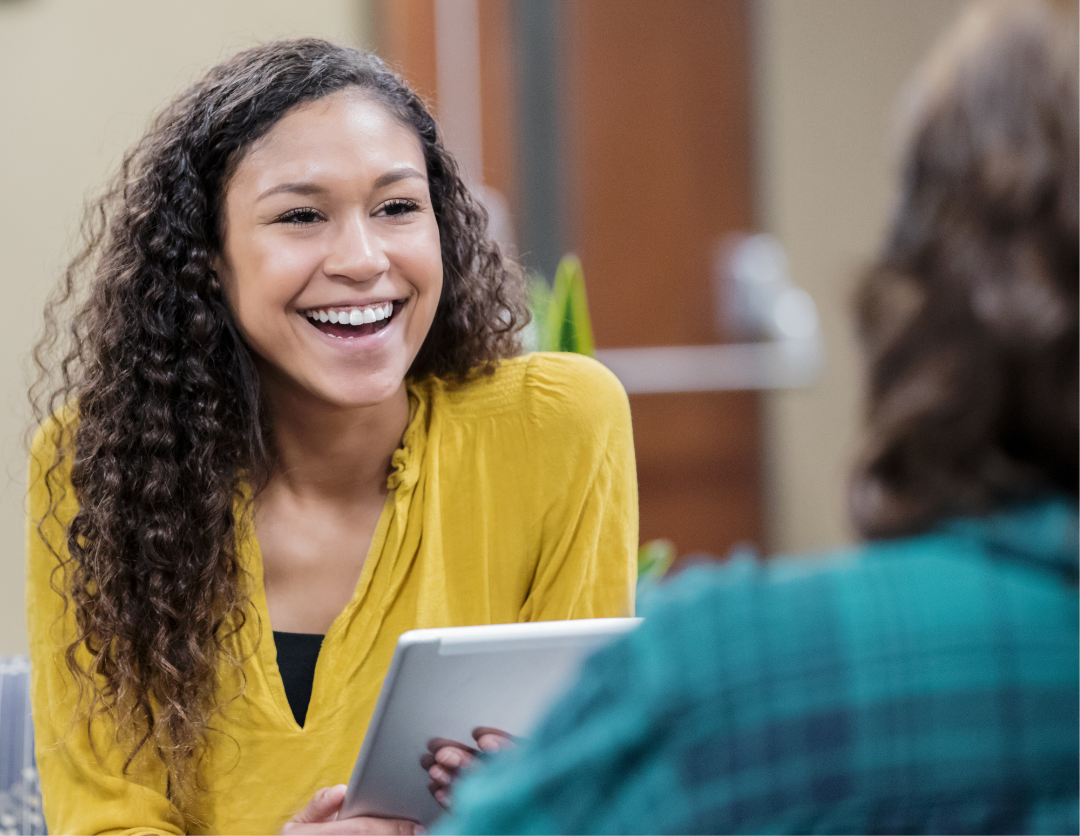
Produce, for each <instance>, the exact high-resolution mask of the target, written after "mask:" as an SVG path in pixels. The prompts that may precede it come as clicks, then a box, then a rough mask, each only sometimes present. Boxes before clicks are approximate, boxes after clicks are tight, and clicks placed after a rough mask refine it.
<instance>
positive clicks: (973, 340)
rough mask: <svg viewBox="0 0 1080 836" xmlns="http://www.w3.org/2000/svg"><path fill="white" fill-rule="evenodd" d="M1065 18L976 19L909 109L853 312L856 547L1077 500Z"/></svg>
mask: <svg viewBox="0 0 1080 836" xmlns="http://www.w3.org/2000/svg"><path fill="white" fill-rule="evenodd" d="M1077 96H1078V93H1077V25H1076V18H1075V12H1074V13H1073V15H1069V14H1068V13H1067V12H1064V13H1063V12H1062V11H1061V10H1059V9H1057V8H1055V7H1054V6H1052V5H1050V4H1048V3H1043V2H1034V0H1032V2H1020V3H1010V4H991V5H988V6H980V7H978V8H976V9H975V10H973V11H972V12H971V13H969V15H968V17H967V18H966V20H965V23H964V25H963V26H961V28H960V30H959V31H958V33H957V34H956V35H955V36H954V37H953V38H951V39H949V40H948V41H947V42H946V43H944V44H942V45H941V47H939V50H938V51H937V52H936V53H935V54H934V55H933V56H932V57H931V59H930V61H929V62H928V64H927V65H926V66H925V67H924V69H923V72H922V74H921V76H920V77H919V79H918V81H917V84H916V86H915V87H914V88H913V90H912V91H911V98H910V100H909V107H910V113H909V114H908V117H909V118H908V124H907V132H906V137H905V138H906V142H905V143H904V148H905V153H904V155H903V158H902V166H903V168H902V173H901V176H902V181H901V189H900V194H899V199H898V203H897V207H896V210H895V216H894V219H893V222H892V226H891V231H890V234H889V235H888V237H887V241H886V244H885V246H884V249H883V253H882V255H881V257H880V259H879V261H878V262H877V264H875V265H874V266H873V267H872V268H871V269H870V270H869V271H868V274H867V275H866V277H865V279H864V282H863V284H862V287H861V289H860V291H859V293H858V295H857V300H856V310H857V317H858V323H859V331H860V336H861V339H862V343H863V347H864V350H865V354H864V356H865V358H866V362H867V366H868V375H867V378H868V382H869V393H868V394H869V410H868V425H869V426H868V432H867V438H866V442H865V445H864V450H863V454H862V457H861V459H860V460H859V463H858V465H857V467H856V470H855V473H854V478H853V481H852V488H851V493H850V506H851V513H852V518H853V520H854V522H855V525H856V527H857V529H858V530H859V531H860V532H861V533H862V534H863V535H864V536H866V537H870V538H881V537H892V536H900V535H906V534H912V533H916V532H919V531H924V530H926V529H928V528H930V527H931V526H932V525H933V524H934V523H936V522H937V521H939V520H942V519H945V518H948V517H951V516H956V515H978V514H984V513H987V512H989V511H991V510H993V509H995V508H999V507H1002V506H1003V505H1006V504H1009V503H1013V502H1019V501H1024V500H1025V499H1031V498H1034V497H1036V496H1037V495H1039V494H1043V493H1048V492H1064V493H1067V494H1071V495H1073V496H1076V495H1077V471H1078V457H1077V447H1078V435H1080V430H1078V424H1077V411H1078V403H1080V392H1078V387H1077V365H1078V357H1077V345H1078V331H1077V312H1078V305H1080V297H1078V265H1077V260H1078V256H1077V251H1078V224H1077V203H1078V196H1077V191H1078V171H1077V158H1078V142H1077Z"/></svg>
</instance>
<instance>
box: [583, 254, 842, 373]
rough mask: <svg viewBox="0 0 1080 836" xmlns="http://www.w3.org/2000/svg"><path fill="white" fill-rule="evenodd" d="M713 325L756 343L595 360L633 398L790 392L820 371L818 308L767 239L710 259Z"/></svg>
mask: <svg viewBox="0 0 1080 836" xmlns="http://www.w3.org/2000/svg"><path fill="white" fill-rule="evenodd" d="M713 281H714V290H715V297H716V298H715V299H714V302H715V308H716V311H717V326H718V328H719V329H720V330H721V331H723V332H728V333H734V334H736V335H737V336H738V337H740V338H742V339H746V340H754V341H753V342H744V343H727V344H721V345H701V346H661V347H656V348H614V349H606V350H602V351H597V352H596V359H597V360H599V361H600V362H601V363H603V364H604V365H605V366H607V367H608V368H609V369H611V371H613V372H614V373H615V376H616V377H618V378H619V380H620V381H621V382H622V384H623V386H624V387H625V388H626V391H627V392H629V393H630V394H650V393H661V392H723V391H739V390H748V389H795V388H799V387H802V386H808V385H809V384H811V383H813V382H814V380H816V379H817V376H818V375H819V374H820V372H821V365H822V359H823V354H822V347H821V334H820V331H819V328H818V316H817V308H816V307H815V306H814V300H813V299H811V298H810V294H808V293H807V292H806V291H805V290H802V289H801V288H798V287H795V286H794V285H793V284H792V283H791V280H790V279H789V278H788V270H787V258H786V257H785V255H784V248H783V246H782V245H781V244H780V242H779V241H778V240H776V238H774V237H773V236H771V235H765V234H759V235H739V236H729V237H728V238H726V239H724V240H723V241H721V242H720V244H719V245H718V246H717V248H716V254H715V256H714V258H713Z"/></svg>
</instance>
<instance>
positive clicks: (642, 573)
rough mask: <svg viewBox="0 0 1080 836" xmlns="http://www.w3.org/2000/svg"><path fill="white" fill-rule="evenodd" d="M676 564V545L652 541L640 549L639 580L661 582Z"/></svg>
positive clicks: (669, 542)
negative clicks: (673, 564)
mask: <svg viewBox="0 0 1080 836" xmlns="http://www.w3.org/2000/svg"><path fill="white" fill-rule="evenodd" d="M674 562H675V544H674V543H672V542H671V541H670V540H650V541H649V542H648V543H642V544H641V548H639V549H638V579H639V580H640V579H647V580H654V581H655V580H659V579H660V578H662V577H663V576H664V574H665V573H666V572H667V570H668V569H670V568H671V564H672V563H674Z"/></svg>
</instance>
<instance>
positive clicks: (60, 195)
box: [0, 0, 365, 655]
mask: <svg viewBox="0 0 1080 836" xmlns="http://www.w3.org/2000/svg"><path fill="white" fill-rule="evenodd" d="M364 8H365V6H364V4H363V2H361V0H303V2H296V0H183V2H178V1H176V2H146V0H95V2H93V3H88V2H86V0H8V2H0V283H2V284H0V286H2V287H3V291H4V296H5V300H4V310H5V313H4V315H3V325H2V327H0V356H3V357H4V358H5V362H4V363H3V364H0V463H2V465H3V470H2V471H0V655H3V654H6V653H16V652H23V651H24V650H25V646H26V630H25V626H24V617H23V605H22V595H23V568H22V566H23V495H24V486H23V481H24V479H23V468H24V457H25V454H24V448H23V431H24V429H25V425H26V421H27V409H26V406H25V401H26V397H25V389H26V384H25V373H26V372H25V368H26V365H27V364H26V356H27V354H28V352H29V349H30V346H31V345H32V343H33V340H34V337H35V335H36V334H37V332H38V328H39V325H40V320H41V310H42V304H43V302H44V299H45V294H46V293H47V291H48V290H49V289H50V288H51V287H52V285H53V283H54V280H55V278H56V276H57V274H58V271H59V270H60V269H61V266H62V264H63V260H64V253H65V252H68V251H70V247H71V243H72V240H73V235H74V233H75V231H76V230H77V228H78V222H79V218H80V214H81V212H80V210H81V206H82V203H83V199H84V196H85V195H86V194H87V193H88V192H90V191H92V190H94V189H96V188H97V187H98V186H100V185H101V184H102V183H103V181H104V180H105V178H106V177H107V176H108V175H109V174H110V173H111V172H112V170H113V168H114V167H115V166H116V164H117V162H118V160H119V156H120V154H121V153H122V151H123V149H124V148H126V147H127V146H128V145H129V144H130V143H131V142H133V141H134V140H135V139H136V138H137V137H138V135H139V134H140V132H141V130H142V128H143V126H144V125H145V123H146V121H147V118H148V116H149V114H150V113H151V112H153V111H154V110H155V109H156V108H158V107H159V106H160V105H161V104H163V103H164V102H165V101H166V100H167V99H168V98H169V97H170V96H171V95H172V94H173V93H174V92H176V91H177V90H179V89H180V88H182V87H183V86H185V85H186V84H187V83H189V82H190V81H192V80H193V79H194V78H195V77H196V76H198V75H199V74H200V73H201V72H202V71H203V70H204V69H205V68H207V67H208V66H210V65H211V64H213V63H214V62H215V61H217V60H218V59H220V58H223V57H225V56H226V55H228V54H230V53H231V52H233V51H235V50H236V49H237V48H240V47H243V46H248V45H250V44H252V43H254V42H255V41H258V40H265V39H269V38H273V37H279V36H287V35H308V34H310V35H319V36H322V37H327V38H331V39H334V40H338V41H341V42H346V43H358V42H360V41H361V39H362V35H363V33H364V31H365V21H364V15H363V9H364Z"/></svg>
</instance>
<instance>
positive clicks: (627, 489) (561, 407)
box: [519, 354, 638, 621]
mask: <svg viewBox="0 0 1080 836" xmlns="http://www.w3.org/2000/svg"><path fill="white" fill-rule="evenodd" d="M526 388H527V392H528V398H529V405H530V419H531V421H532V422H533V425H534V427H533V429H534V431H535V435H534V439H535V442H534V443H533V445H532V450H531V455H530V462H531V465H532V466H531V478H533V479H535V480H536V481H537V487H538V491H537V494H536V495H537V497H538V498H539V502H540V506H541V507H539V508H538V509H537V512H536V513H537V514H538V515H539V518H540V520H541V521H542V522H541V552H540V557H539V561H538V563H537V568H536V573H535V575H534V577H533V582H532V585H531V587H530V591H529V595H528V597H527V598H526V600H525V603H524V605H523V606H522V608H521V611H520V614H519V620H520V621H547V620H557V619H567V618H604V617H618V616H629V615H633V614H634V589H635V584H636V582H637V548H638V495H637V474H636V468H635V463H634V440H633V432H632V430H631V426H630V404H629V401H628V400H627V397H626V392H625V391H624V390H623V388H622V385H621V384H620V383H619V381H618V380H617V379H616V378H615V376H614V375H613V374H612V373H611V372H610V371H608V370H607V369H606V368H604V367H603V366H602V365H600V364H599V363H597V362H596V361H594V360H591V359H589V358H587V357H582V356H580V355H576V354H538V355H534V356H533V358H532V359H531V361H530V366H529V370H528V374H527V376H526Z"/></svg>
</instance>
